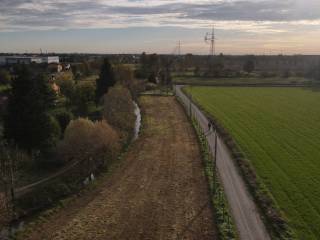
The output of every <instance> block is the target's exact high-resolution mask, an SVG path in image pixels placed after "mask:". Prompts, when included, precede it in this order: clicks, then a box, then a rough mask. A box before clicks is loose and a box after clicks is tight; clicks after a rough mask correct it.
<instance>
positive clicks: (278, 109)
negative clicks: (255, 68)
mask: <svg viewBox="0 0 320 240" xmlns="http://www.w3.org/2000/svg"><path fill="white" fill-rule="evenodd" d="M187 91H188V92H189V93H191V94H192V96H193V98H194V99H195V100H196V101H197V102H198V103H199V104H201V105H202V106H203V107H204V109H205V110H206V111H207V112H209V113H210V114H212V115H213V116H215V117H216V118H218V119H219V121H220V123H222V125H223V126H224V127H225V128H226V129H227V130H228V131H229V132H230V133H231V135H232V136H233V137H234V139H235V140H236V142H237V143H238V144H239V146H240V147H241V149H242V151H243V152H244V153H245V155H246V156H247V158H248V159H249V160H250V161H251V163H252V165H253V166H254V168H255V169H256V171H257V173H258V175H259V177H260V178H261V180H262V181H263V182H264V184H265V185H266V186H267V188H268V189H269V190H270V192H271V193H272V195H273V197H274V198H275V200H276V204H277V205H278V206H279V207H280V208H281V209H282V210H283V212H284V213H285V215H286V216H287V218H288V220H289V225H290V227H291V228H292V229H293V230H294V232H295V234H296V238H297V239H306V240H311V239H320V92H318V91H312V90H309V89H302V88H236V87H229V88H226V87H221V88H219V87H189V88H187Z"/></svg>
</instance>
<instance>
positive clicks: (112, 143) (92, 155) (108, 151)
mask: <svg viewBox="0 0 320 240" xmlns="http://www.w3.org/2000/svg"><path fill="white" fill-rule="evenodd" d="M64 135H65V136H64V139H63V141H62V142H61V143H60V144H59V146H58V153H59V155H60V157H62V159H63V160H64V161H70V160H80V161H85V160H87V161H88V162H89V163H90V168H93V170H94V169H96V168H97V167H99V166H102V165H104V164H105V163H106V162H107V161H108V160H110V159H113V158H115V157H116V156H117V155H118V154H119V151H120V144H119V136H118V134H117V132H116V131H115V130H114V129H112V127H111V126H110V125H109V124H108V123H107V122H106V121H100V122H92V121H90V120H88V119H83V118H79V119H77V120H73V121H71V122H70V124H69V125H68V127H67V128H66V131H65V134H64Z"/></svg>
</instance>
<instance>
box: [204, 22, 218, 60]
mask: <svg viewBox="0 0 320 240" xmlns="http://www.w3.org/2000/svg"><path fill="white" fill-rule="evenodd" d="M204 41H205V42H206V43H207V44H210V56H212V57H213V56H215V55H216V49H215V42H216V37H215V32H214V26H213V27H212V32H211V33H209V32H207V33H206V36H205V37H204Z"/></svg>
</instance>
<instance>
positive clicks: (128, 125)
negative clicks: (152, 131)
mask: <svg viewBox="0 0 320 240" xmlns="http://www.w3.org/2000/svg"><path fill="white" fill-rule="evenodd" d="M103 117H104V118H105V119H106V120H107V121H108V122H109V123H110V124H111V125H112V126H114V127H115V128H116V129H117V130H118V131H119V132H120V135H121V139H122V141H123V143H126V142H127V141H128V140H129V139H130V137H132V135H133V130H134V125H135V119H136V116H135V114H134V105H133V102H132V97H131V94H130V92H129V90H128V89H127V88H124V87H122V86H116V87H112V88H110V90H109V92H108V94H106V95H105V96H104V106H103Z"/></svg>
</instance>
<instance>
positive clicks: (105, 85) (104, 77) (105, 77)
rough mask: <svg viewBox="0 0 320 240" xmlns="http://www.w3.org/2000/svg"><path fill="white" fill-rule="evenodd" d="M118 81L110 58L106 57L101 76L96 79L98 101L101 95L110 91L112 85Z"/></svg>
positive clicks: (97, 101)
mask: <svg viewBox="0 0 320 240" xmlns="http://www.w3.org/2000/svg"><path fill="white" fill-rule="evenodd" d="M115 83H116V78H115V75H114V71H113V67H112V65H111V63H110V62H109V60H108V59H107V58H106V59H104V62H103V65H102V67H101V72H100V75H99V78H98V79H97V81H96V103H99V101H100V99H101V97H102V96H103V95H104V94H106V93H107V92H108V89H109V88H110V87H113V86H114V85H115Z"/></svg>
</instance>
